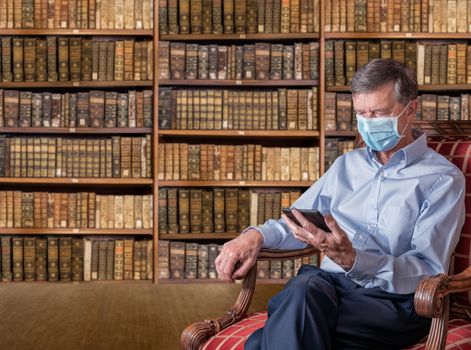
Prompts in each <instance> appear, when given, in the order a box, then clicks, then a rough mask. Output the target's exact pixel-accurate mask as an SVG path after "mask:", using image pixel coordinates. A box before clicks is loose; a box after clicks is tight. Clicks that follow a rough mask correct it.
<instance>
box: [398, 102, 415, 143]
mask: <svg viewBox="0 0 471 350" xmlns="http://www.w3.org/2000/svg"><path fill="white" fill-rule="evenodd" d="M411 102H412V100H409V102H408V103H407V105H406V106H405V107H404V109H403V110H402V112H401V113H399V115H398V116H397V117H396V120H399V118H400V117H402V115H403V113H404V112H405V111H406V109H407V108H408V107H409V105H410V103H411ZM407 125H409V121H407V123H406V125H404V129H402V132H401V134H400V135H399V138H401V139H402V138H403V137H404V131H406V129H407Z"/></svg>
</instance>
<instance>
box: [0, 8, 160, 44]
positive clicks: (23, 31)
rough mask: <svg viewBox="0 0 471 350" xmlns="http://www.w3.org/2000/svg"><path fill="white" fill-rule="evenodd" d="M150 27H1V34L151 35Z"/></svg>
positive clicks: (152, 32)
mask: <svg viewBox="0 0 471 350" xmlns="http://www.w3.org/2000/svg"><path fill="white" fill-rule="evenodd" d="M2 1H3V0H2ZM153 34H154V31H153V30H152V29H2V35H28V36H30V35H96V36H153Z"/></svg>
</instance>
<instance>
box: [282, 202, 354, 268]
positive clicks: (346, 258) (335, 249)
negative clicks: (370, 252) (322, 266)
mask: <svg viewBox="0 0 471 350" xmlns="http://www.w3.org/2000/svg"><path fill="white" fill-rule="evenodd" d="M293 214H294V216H295V217H296V219H298V221H299V222H300V223H301V225H302V226H298V225H296V224H295V223H294V222H293V221H292V220H290V219H289V218H288V217H287V216H286V215H284V214H283V219H284V221H285V222H286V224H287V225H288V227H289V228H290V230H291V232H292V233H293V235H294V236H295V237H296V238H297V239H299V240H300V241H302V242H305V243H308V244H310V245H312V246H313V247H315V248H317V249H319V250H320V251H322V252H324V253H325V255H327V256H328V257H329V258H330V259H332V260H333V261H335V263H337V264H338V265H340V266H341V267H342V268H343V269H344V270H345V271H348V270H350V269H351V268H352V266H353V263H354V262H355V257H356V251H355V249H354V248H353V246H352V242H351V241H350V239H349V238H348V236H347V234H346V233H345V231H344V230H342V229H341V228H340V227H339V225H337V222H336V221H335V220H334V218H333V217H332V215H330V214H329V215H326V216H325V222H326V224H327V226H329V228H330V230H331V231H332V232H330V233H329V232H325V231H323V230H321V229H320V228H318V227H317V226H316V225H314V224H313V223H311V222H310V221H308V220H307V219H306V218H305V217H304V215H303V214H301V213H300V212H299V211H298V210H293Z"/></svg>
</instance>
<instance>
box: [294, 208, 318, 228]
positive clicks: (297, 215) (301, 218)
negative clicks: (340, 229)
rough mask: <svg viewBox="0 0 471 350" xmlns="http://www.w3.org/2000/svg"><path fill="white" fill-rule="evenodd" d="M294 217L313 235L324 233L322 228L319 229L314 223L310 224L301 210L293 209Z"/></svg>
mask: <svg viewBox="0 0 471 350" xmlns="http://www.w3.org/2000/svg"><path fill="white" fill-rule="evenodd" d="M293 215H294V216H295V218H296V219H297V220H298V221H299V223H300V224H301V226H302V227H303V228H305V229H306V230H308V231H309V232H311V233H314V234H315V233H317V232H318V230H320V231H322V230H321V229H320V228H318V227H317V226H316V225H314V224H313V223H312V222H310V221H309V220H308V219H306V218H305V216H304V215H303V214H301V212H300V211H299V210H296V209H293Z"/></svg>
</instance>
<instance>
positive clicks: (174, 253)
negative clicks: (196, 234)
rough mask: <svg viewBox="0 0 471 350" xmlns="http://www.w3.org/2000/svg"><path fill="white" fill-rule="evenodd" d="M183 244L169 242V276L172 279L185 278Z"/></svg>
mask: <svg viewBox="0 0 471 350" xmlns="http://www.w3.org/2000/svg"><path fill="white" fill-rule="evenodd" d="M184 272H185V243H184V242H175V241H172V242H170V275H171V278H172V279H183V278H185V273H184Z"/></svg>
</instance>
